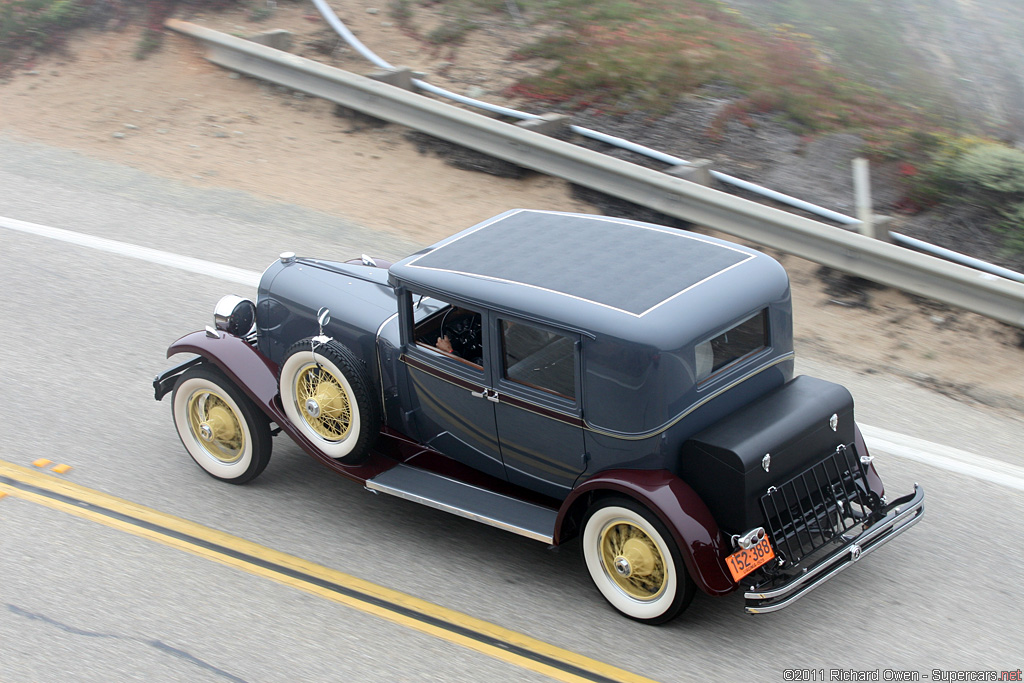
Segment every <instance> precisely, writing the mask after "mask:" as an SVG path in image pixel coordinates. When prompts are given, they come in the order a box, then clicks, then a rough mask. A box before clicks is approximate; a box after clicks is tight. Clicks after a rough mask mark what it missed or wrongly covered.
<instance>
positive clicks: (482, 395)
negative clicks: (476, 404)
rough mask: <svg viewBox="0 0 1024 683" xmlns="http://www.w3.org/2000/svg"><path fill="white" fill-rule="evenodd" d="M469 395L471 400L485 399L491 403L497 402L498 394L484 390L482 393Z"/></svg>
mask: <svg viewBox="0 0 1024 683" xmlns="http://www.w3.org/2000/svg"><path fill="white" fill-rule="evenodd" d="M469 395H470V396H472V397H473V398H486V399H487V400H488V401H490V402H491V403H497V402H498V392H497V391H495V390H494V389H484V390H483V391H471V392H469Z"/></svg>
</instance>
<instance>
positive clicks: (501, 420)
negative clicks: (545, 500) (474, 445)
mask: <svg viewBox="0 0 1024 683" xmlns="http://www.w3.org/2000/svg"><path fill="white" fill-rule="evenodd" d="M490 337H491V338H493V339H494V340H495V342H496V343H495V344H493V348H492V366H493V369H494V370H495V377H496V382H495V385H494V389H493V391H494V394H495V398H496V399H497V401H496V402H495V403H494V410H495V420H496V423H497V429H498V439H499V442H500V447H501V456H502V459H503V460H504V462H505V471H506V474H507V476H508V480H509V481H510V482H512V483H514V484H519V485H521V486H524V487H526V488H529V489H532V490H534V491H538V492H540V493H543V494H545V495H548V496H552V497H554V498H564V497H565V496H566V495H567V494H568V493H569V491H570V490H571V489H572V486H573V484H574V483H575V481H576V479H577V478H578V477H579V475H580V474H581V473H582V472H583V471H584V470H585V469H586V460H587V458H586V455H585V445H584V439H583V420H582V412H581V409H580V401H579V396H580V381H579V377H580V372H579V369H580V357H579V356H580V348H581V344H580V338H579V335H577V334H575V333H570V332H567V331H564V330H558V329H556V328H554V327H548V326H545V325H540V324H537V323H534V322H528V321H525V320H521V319H516V318H514V317H512V316H506V315H501V314H496V315H494V316H493V321H492V323H491V330H490Z"/></svg>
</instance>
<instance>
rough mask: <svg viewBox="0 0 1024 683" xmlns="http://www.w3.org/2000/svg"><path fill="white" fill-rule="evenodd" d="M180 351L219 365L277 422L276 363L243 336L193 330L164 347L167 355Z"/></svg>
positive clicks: (278, 411)
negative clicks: (213, 334)
mask: <svg viewBox="0 0 1024 683" xmlns="http://www.w3.org/2000/svg"><path fill="white" fill-rule="evenodd" d="M179 353H195V354H198V355H200V356H202V357H203V358H205V359H206V360H208V361H210V362H211V363H213V364H214V365H216V366H217V367H219V368H220V369H221V370H223V371H224V374H225V375H227V376H228V379H230V380H231V381H232V382H234V383H235V386H237V387H238V388H239V389H241V390H242V391H244V392H245V393H246V394H248V395H249V398H251V399H252V400H253V401H254V402H255V403H256V405H258V406H259V407H260V409H261V410H263V412H265V413H266V414H267V417H269V418H270V419H271V420H273V421H275V422H277V418H278V417H279V416H280V415H279V413H281V412H282V411H280V410H279V409H278V407H277V402H276V401H275V400H274V398H275V397H276V396H277V366H276V365H274V364H273V363H271V362H270V361H269V360H267V358H266V357H265V356H264V355H263V354H261V353H260V352H259V351H257V350H256V349H254V348H253V347H252V346H250V345H249V344H248V343H246V341H245V340H244V339H241V338H239V337H236V336H234V335H232V334H228V333H226V332H217V336H216V337H213V336H210V334H208V333H206V332H193V333H191V334H186V335H185V336H184V337H182V338H181V339H179V340H178V341H176V342H174V343H173V344H171V345H170V346H169V347H168V348H167V357H168V358H170V357H171V356H173V355H176V354H179ZM279 424H280V423H279Z"/></svg>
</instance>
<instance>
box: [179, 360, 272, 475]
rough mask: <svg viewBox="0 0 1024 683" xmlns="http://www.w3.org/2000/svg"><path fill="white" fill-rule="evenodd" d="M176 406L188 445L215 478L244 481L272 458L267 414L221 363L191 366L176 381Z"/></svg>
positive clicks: (184, 440)
mask: <svg viewBox="0 0 1024 683" xmlns="http://www.w3.org/2000/svg"><path fill="white" fill-rule="evenodd" d="M171 409H172V411H173V415H174V426H175V427H176V428H177V429H178V436H179V437H180V438H181V442H182V443H183V444H184V445H185V450H187V451H188V453H189V455H191V456H192V459H193V460H195V461H196V463H197V464H198V465H199V466H200V467H202V468H203V469H204V470H206V473H207V474H209V475H210V476H211V477H215V478H217V479H220V480H221V481H227V482H230V483H232V484H244V483H245V482H247V481H250V480H251V479H254V478H256V477H257V476H259V474H260V473H261V472H262V471H263V470H264V469H265V468H266V466H267V463H268V462H270V451H271V448H272V446H271V442H270V424H269V422H268V421H267V418H266V416H264V415H263V413H261V412H260V410H259V408H257V407H256V405H255V404H253V402H252V400H251V399H249V397H248V396H246V395H245V394H244V393H242V391H241V390H240V389H238V387H236V386H235V385H234V384H233V383H232V382H231V380H229V379H228V378H227V377H226V376H225V375H224V373H222V372H220V371H219V370H217V369H216V368H214V367H212V366H209V365H197V366H195V367H193V368H190V369H188V370H186V371H185V372H184V373H183V374H182V375H181V377H179V378H178V381H177V383H176V384H175V386H174V398H173V400H172V406H171Z"/></svg>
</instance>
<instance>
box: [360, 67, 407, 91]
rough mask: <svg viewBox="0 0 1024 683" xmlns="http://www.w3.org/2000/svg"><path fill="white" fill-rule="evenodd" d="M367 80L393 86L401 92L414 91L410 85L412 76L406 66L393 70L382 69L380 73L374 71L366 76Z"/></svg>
mask: <svg viewBox="0 0 1024 683" xmlns="http://www.w3.org/2000/svg"><path fill="white" fill-rule="evenodd" d="M366 77H367V78H372V79H373V80H375V81H380V82H381V83H387V84H388V85H393V86H395V87H396V88H401V89H402V90H415V89H416V88H415V87H414V86H413V84H412V79H413V77H414V74H413V72H412V69H410V68H409V67H407V66H400V67H397V68H395V69H382V70H380V71H374V72H373V73H371V74H367V76H366Z"/></svg>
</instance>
